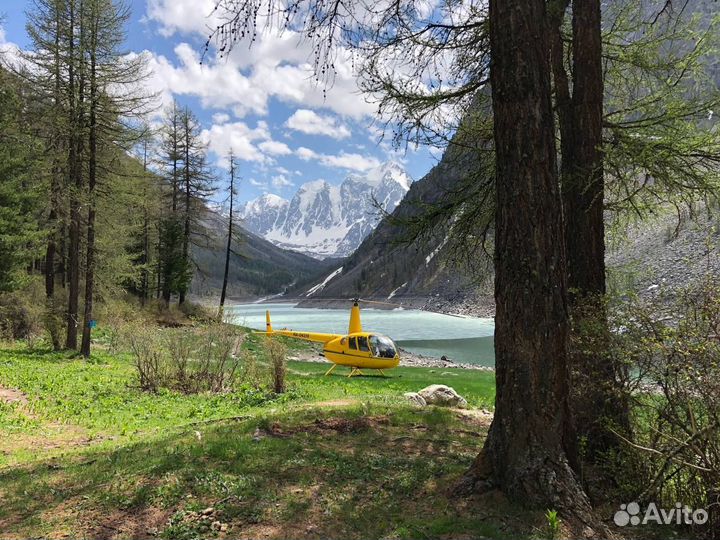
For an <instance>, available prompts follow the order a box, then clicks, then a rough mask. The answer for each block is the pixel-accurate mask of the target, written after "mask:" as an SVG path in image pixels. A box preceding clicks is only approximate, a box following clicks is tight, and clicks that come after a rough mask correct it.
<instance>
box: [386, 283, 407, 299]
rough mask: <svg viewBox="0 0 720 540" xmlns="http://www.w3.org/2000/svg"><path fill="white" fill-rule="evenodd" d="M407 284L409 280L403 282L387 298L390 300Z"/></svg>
mask: <svg viewBox="0 0 720 540" xmlns="http://www.w3.org/2000/svg"><path fill="white" fill-rule="evenodd" d="M407 284H408V282H407V281H406V282H405V283H403V284H402V285H400V286H399V287H398V288H397V289H395V290H394V291H393V292H391V293H390V294H389V295H388V297H387V299H388V300H390V299H391V298H392V297H393V296H395V294H396V293H397V292H398V291H399V290H400V289H402V288H403V287H405V286H407Z"/></svg>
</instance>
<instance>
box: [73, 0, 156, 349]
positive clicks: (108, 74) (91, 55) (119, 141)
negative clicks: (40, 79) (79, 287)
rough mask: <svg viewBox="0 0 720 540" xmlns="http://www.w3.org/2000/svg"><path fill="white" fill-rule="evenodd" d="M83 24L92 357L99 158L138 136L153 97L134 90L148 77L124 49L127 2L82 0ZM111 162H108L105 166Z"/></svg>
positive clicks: (87, 325) (87, 324)
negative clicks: (134, 124) (134, 122)
mask: <svg viewBox="0 0 720 540" xmlns="http://www.w3.org/2000/svg"><path fill="white" fill-rule="evenodd" d="M84 2H85V5H84V9H85V11H84V13H83V14H82V15H83V16H84V17H85V18H86V19H87V22H86V26H87V30H86V32H87V41H86V48H87V51H86V53H85V54H84V58H85V59H86V60H85V61H86V63H87V66H86V72H87V77H88V86H89V90H88V98H87V99H88V104H87V116H88V130H87V139H88V158H87V161H88V163H87V171H88V172H87V190H86V200H87V218H86V227H87V233H86V256H85V297H84V313H83V332H82V344H81V353H82V355H83V356H85V357H88V356H90V342H91V340H90V336H91V330H92V328H91V324H92V323H91V322H92V320H93V300H94V292H95V267H96V243H95V221H96V213H97V197H98V192H97V189H98V187H99V186H100V185H101V183H102V180H103V178H104V177H107V176H108V174H109V173H111V172H113V167H112V164H113V160H112V159H102V153H103V151H104V152H105V153H106V154H107V153H109V152H111V151H112V147H113V146H116V145H117V146H129V145H131V144H132V143H134V142H135V140H136V139H137V137H139V136H142V134H143V131H142V127H140V128H138V129H133V128H129V127H128V126H129V125H130V124H131V122H132V120H137V119H138V118H139V117H140V116H141V115H142V114H143V113H144V112H145V110H146V107H147V104H148V102H149V101H150V99H151V96H149V95H147V94H145V93H144V92H141V91H139V90H138V86H139V83H141V82H142V81H143V80H144V79H145V78H146V77H147V70H146V68H145V64H144V59H143V57H141V56H139V57H128V56H127V55H126V54H125V53H124V51H123V50H122V48H121V47H122V45H123V43H124V41H125V27H126V25H127V23H128V21H129V19H130V11H129V8H128V7H127V5H125V4H124V3H122V2H121V1H118V0H84ZM108 164H109V166H108Z"/></svg>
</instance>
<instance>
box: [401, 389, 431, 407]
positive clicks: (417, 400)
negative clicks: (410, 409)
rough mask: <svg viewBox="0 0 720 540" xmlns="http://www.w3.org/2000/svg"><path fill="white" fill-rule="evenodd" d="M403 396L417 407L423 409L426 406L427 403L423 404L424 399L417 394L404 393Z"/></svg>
mask: <svg viewBox="0 0 720 540" xmlns="http://www.w3.org/2000/svg"><path fill="white" fill-rule="evenodd" d="M403 396H405V397H406V398H407V399H408V400H410V401H411V402H412V403H413V404H414V405H417V406H418V407H425V405H427V403H425V399H424V398H423V397H422V396H421V395H420V394H418V393H417V392H405V393H404V394H403Z"/></svg>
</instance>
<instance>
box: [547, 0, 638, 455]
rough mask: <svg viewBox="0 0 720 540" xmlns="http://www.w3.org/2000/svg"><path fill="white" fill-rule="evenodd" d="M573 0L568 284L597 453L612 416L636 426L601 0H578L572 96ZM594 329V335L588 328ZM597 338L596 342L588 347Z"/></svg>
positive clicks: (585, 409) (563, 118) (581, 398)
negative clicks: (614, 311) (617, 330)
mask: <svg viewBox="0 0 720 540" xmlns="http://www.w3.org/2000/svg"><path fill="white" fill-rule="evenodd" d="M568 3H569V2H568V0H557V1H556V2H554V3H553V8H554V9H553V18H552V28H551V35H552V65H553V76H554V81H555V98H556V105H557V113H558V120H559V126H560V140H561V156H562V166H561V174H560V177H561V185H562V201H563V215H564V222H565V223H564V226H565V233H564V234H565V242H566V250H567V261H568V289H569V301H570V308H571V313H572V316H573V322H574V325H573V326H574V333H575V340H576V341H577V342H578V343H579V345H578V346H577V347H572V348H571V365H572V371H573V374H574V378H575V382H576V384H574V388H575V392H574V395H573V399H572V409H573V414H574V416H575V421H576V425H577V426H578V436H579V437H582V438H584V439H585V440H586V441H587V450H588V454H589V457H591V458H594V457H597V456H599V455H600V454H601V453H602V452H605V451H607V450H608V449H610V448H612V447H613V446H615V445H617V443H618V440H617V438H616V437H615V436H614V435H613V434H612V433H611V432H610V431H609V430H608V429H607V425H608V423H612V424H614V426H615V427H619V428H620V429H622V430H625V431H628V430H629V418H628V404H627V401H626V400H625V399H624V398H623V396H622V392H621V391H620V389H619V388H618V380H619V379H618V374H617V373H616V370H617V367H616V366H615V365H614V364H613V362H612V360H611V359H610V358H608V356H607V354H606V351H607V349H608V338H609V334H608V331H609V330H608V329H607V322H606V320H607V316H606V311H605V304H604V295H605V292H606V291H605V222H604V216H603V207H604V191H605V186H604V176H603V174H604V173H603V156H602V121H603V97H604V90H603V72H602V39H601V12H600V2H599V0H587V1H582V2H574V3H573V21H572V27H573V39H572V65H573V69H572V96H571V95H570V90H569V82H568V77H567V73H566V70H565V65H564V63H563V58H564V47H563V42H562V35H561V26H562V22H563V19H564V15H565V10H566V8H567V5H568ZM588 332H592V334H591V335H583V334H588ZM588 340H592V346H588V345H587V342H588Z"/></svg>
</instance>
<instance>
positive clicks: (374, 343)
mask: <svg viewBox="0 0 720 540" xmlns="http://www.w3.org/2000/svg"><path fill="white" fill-rule="evenodd" d="M370 347H371V348H372V353H373V355H374V356H377V357H378V358H395V355H396V354H397V351H396V349H395V344H394V343H393V341H392V339H390V338H389V337H385V336H370Z"/></svg>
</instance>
